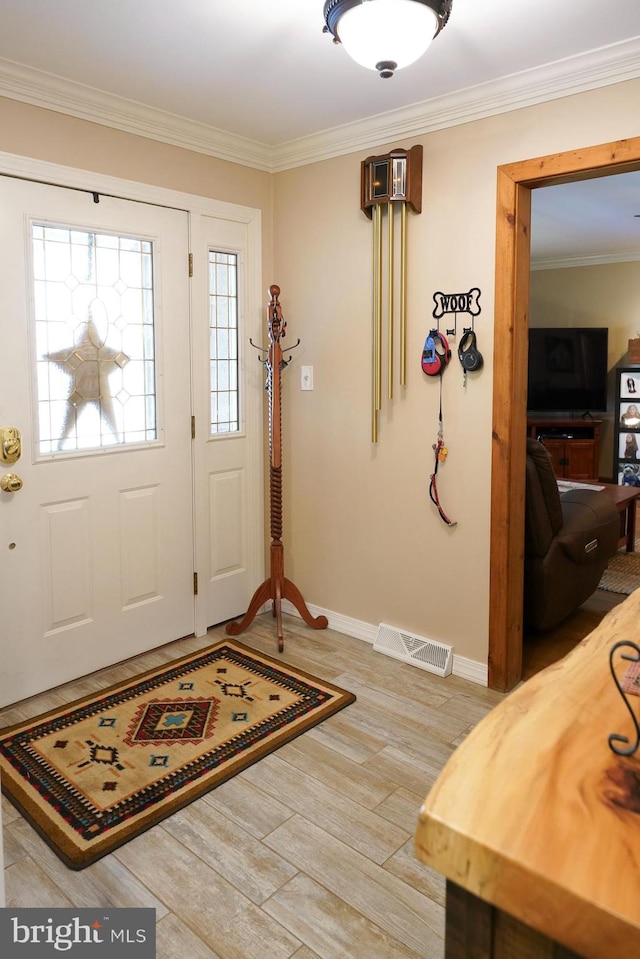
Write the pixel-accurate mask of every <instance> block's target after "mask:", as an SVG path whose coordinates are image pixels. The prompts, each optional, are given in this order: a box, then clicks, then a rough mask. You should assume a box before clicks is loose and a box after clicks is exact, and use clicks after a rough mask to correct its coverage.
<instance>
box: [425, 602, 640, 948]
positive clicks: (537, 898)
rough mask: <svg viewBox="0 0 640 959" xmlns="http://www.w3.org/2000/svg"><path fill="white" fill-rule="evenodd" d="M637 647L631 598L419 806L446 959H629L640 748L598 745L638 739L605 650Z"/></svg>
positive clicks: (488, 730)
mask: <svg viewBox="0 0 640 959" xmlns="http://www.w3.org/2000/svg"><path fill="white" fill-rule="evenodd" d="M637 639H640V590H638V591H637V592H635V593H632V594H631V596H630V597H629V598H628V599H627V600H625V602H624V603H622V604H621V605H620V606H617V607H616V608H615V609H613V610H611V612H610V613H608V615H607V616H606V617H605V619H604V620H603V621H602V623H601V624H600V625H599V626H598V627H597V629H596V630H594V632H593V633H591V635H590V636H588V637H587V638H586V639H585V640H583V642H582V643H581V644H580V645H579V646H578V647H577V648H576V649H575V650H574V651H573V652H572V653H570V654H569V655H568V656H566V657H565V658H564V659H563V660H561V661H560V662H559V663H556V664H555V665H553V666H550V667H548V668H547V669H545V670H543V671H542V672H541V673H538V674H537V675H536V676H534V677H533V678H532V679H530V680H529V681H528V682H527V683H525V684H524V685H522V686H520V687H519V688H517V689H516V690H515V691H514V692H512V693H511V694H510V695H509V696H507V697H506V698H505V699H504V701H503V702H501V703H500V704H499V705H498V706H497V707H495V709H493V710H492V712H491V713H489V715H488V716H486V717H485V719H483V720H482V722H480V723H479V724H478V726H476V728H475V729H474V730H473V731H472V732H471V733H470V734H469V736H468V737H467V738H466V739H465V740H464V742H463V743H462V744H461V745H460V746H459V747H458V748H457V749H456V751H455V753H454V754H453V755H452V757H451V759H450V760H449V762H448V763H447V765H446V766H445V768H444V770H443V771H442V773H441V775H440V777H439V778H438V780H437V782H436V783H435V785H434V787H433V788H432V790H431V792H430V793H429V795H428V796H427V798H426V800H425V802H424V805H423V807H422V809H421V811H420V817H419V822H418V827H417V830H416V837H415V849H416V855H417V857H418V858H419V859H420V860H422V861H423V862H425V863H427V864H428V865H430V866H431V867H432V868H433V869H436V870H437V871H438V872H440V873H442V874H444V875H445V876H446V878H447V916H446V957H447V959H462V957H467V959H469V957H473V959H489V957H493V959H507V957H508V959H530V957H531V959H532V957H546V959H552V957H554V959H560V957H564V959H567V957H570V956H574V955H578V956H582V957H586V959H618V957H629V959H631V957H636V956H640V751H639V753H638V754H636V756H634V757H633V758H623V757H620V756H616V755H615V754H614V753H613V752H612V751H611V749H610V748H609V744H608V736H609V734H610V733H619V734H622V735H624V736H627V737H629V741H630V742H631V743H633V742H635V736H634V730H633V722H632V719H631V716H630V714H629V712H628V710H627V708H626V706H625V704H624V702H623V701H622V699H621V697H620V695H619V693H618V692H617V689H616V687H615V685H614V682H613V680H612V678H611V674H610V671H609V651H610V649H611V646H612V645H613V643H615V642H618V641H620V640H632V641H635V640H637ZM627 666H628V663H626V662H624V661H620V662H618V661H617V668H616V673H617V675H618V676H621V675H622V673H624V671H625V668H626V667H627ZM630 699H631V700H632V701H633V705H634V707H635V712H636V715H637V712H638V708H639V707H640V697H635V696H631V697H630ZM636 700H637V705H636V702H635V701H636Z"/></svg>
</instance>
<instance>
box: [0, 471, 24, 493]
mask: <svg viewBox="0 0 640 959" xmlns="http://www.w3.org/2000/svg"><path fill="white" fill-rule="evenodd" d="M0 489H2V490H4V492H5V493H17V492H18V490H21V489H22V480H21V479H20V477H19V476H18V474H17V473H5V474H4V476H3V477H2V478H1V479H0Z"/></svg>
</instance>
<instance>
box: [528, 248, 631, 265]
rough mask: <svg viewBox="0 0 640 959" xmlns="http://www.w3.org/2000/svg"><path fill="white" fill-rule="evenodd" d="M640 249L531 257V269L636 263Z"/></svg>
mask: <svg viewBox="0 0 640 959" xmlns="http://www.w3.org/2000/svg"><path fill="white" fill-rule="evenodd" d="M638 260H640V249H638V250H621V251H620V252H619V253H616V252H615V251H614V252H613V253H594V254H593V255H589V256H552V257H546V258H542V257H541V258H540V259H535V258H533V257H532V259H531V269H532V270H571V269H573V268H574V267H577V266H606V265H607V264H609V263H637V262H638Z"/></svg>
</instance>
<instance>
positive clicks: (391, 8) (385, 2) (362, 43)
mask: <svg viewBox="0 0 640 959" xmlns="http://www.w3.org/2000/svg"><path fill="white" fill-rule="evenodd" d="M437 32H438V17H437V15H436V13H435V11H434V10H432V9H431V7H429V6H427V5H426V4H425V3H419V2H416V0H364V2H363V3H360V4H358V5H357V6H355V7H352V8H351V9H350V10H347V11H346V13H344V14H343V15H342V16H341V17H340V22H339V33H340V42H341V43H342V46H343V47H344V48H345V50H346V51H347V53H348V54H349V56H350V57H351V58H352V59H353V60H355V61H356V63H359V64H360V65H361V66H363V67H368V68H369V69H370V70H378V71H379V72H380V74H381V76H391V75H392V74H393V71H394V70H400V69H401V68H402V67H406V66H409V64H410V63H414V62H415V61H416V60H418V59H419V58H420V57H421V56H422V54H423V53H424V52H425V51H426V50H427V48H428V46H429V44H430V43H431V41H432V40H433V38H434V36H435V35H436V33H437ZM380 64H386V65H389V66H388V69H389V70H390V72H383V71H382V70H381V69H380V66H379V65H380Z"/></svg>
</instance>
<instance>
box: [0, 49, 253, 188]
mask: <svg viewBox="0 0 640 959" xmlns="http://www.w3.org/2000/svg"><path fill="white" fill-rule="evenodd" d="M0 96H3V97H8V98H9V99H11V100H20V101H22V102H23V103H30V104H31V105H32V106H37V107H44V109H46V110H54V111H55V112H56V113H65V114H67V115H68V116H72V117H78V118H79V119H81V120H89V121H90V122H91V123H100V124H101V125H102V126H107V127H113V128H114V129H116V130H122V131H124V132H125V133H134V134H135V135H136V136H143V137H147V138H149V139H151V140H159V141H161V142H162V143H169V144H171V145H172V146H177V147H182V148H183V149H185V150H193V151H195V152H196V153H204V154H206V155H207V156H214V157H217V158H218V159H220V160H228V161H229V162H230V163H239V164H241V165H242V166H249V167H253V168H255V169H257V170H264V171H265V172H267V173H271V172H272V162H271V157H270V151H271V149H272V147H270V146H268V145H267V144H264V143H258V142H257V141H255V140H249V139H246V138H245V137H240V136H237V135H236V134H233V133H227V132H226V131H225V130H218V129H216V128H215V127H210V126H207V125H206V124H205V123H198V122H197V121H195V120H188V119H187V118H186V117H181V116H178V115H177V114H175V113H168V112H167V111H165V110H158V109H156V108H155V107H149V106H146V105H145V104H143V103H138V102H137V101H135V100H127V99H126V98H124V97H117V96H113V95H112V94H110V93H104V92H103V91H102V90H96V89H95V88H94V87H88V86H85V85H84V84H82V83H75V82H74V81H72V80H65V79H64V78H63V77H59V76H56V75H55V74H53V73H45V72H43V71H41V70H33V69H32V68H31V67H26V66H24V65H23V64H21V63H15V62H14V61H12V60H5V59H2V58H0Z"/></svg>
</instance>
